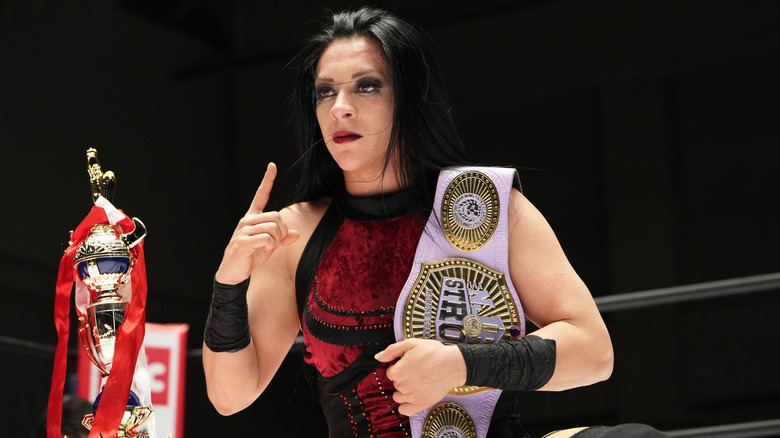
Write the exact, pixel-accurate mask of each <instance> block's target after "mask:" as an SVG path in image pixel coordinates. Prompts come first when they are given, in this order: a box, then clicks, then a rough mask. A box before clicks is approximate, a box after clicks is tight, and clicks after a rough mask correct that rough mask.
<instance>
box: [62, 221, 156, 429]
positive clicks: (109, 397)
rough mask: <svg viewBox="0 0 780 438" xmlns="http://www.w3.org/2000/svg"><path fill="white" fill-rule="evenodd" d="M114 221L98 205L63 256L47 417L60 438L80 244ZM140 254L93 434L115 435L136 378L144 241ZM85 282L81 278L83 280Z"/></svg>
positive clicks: (138, 249)
mask: <svg viewBox="0 0 780 438" xmlns="http://www.w3.org/2000/svg"><path fill="white" fill-rule="evenodd" d="M107 223H109V221H108V219H107V217H106V213H105V210H103V209H102V208H100V207H97V206H94V207H92V210H91V211H90V212H89V214H88V215H87V217H86V218H84V220H83V221H82V222H81V224H79V226H78V227H77V228H76V230H75V231H74V232H73V234H72V235H71V242H72V243H71V245H70V246H69V247H68V249H67V250H66V251H65V254H64V255H63V256H62V260H60V267H59V275H58V278H57V291H56V296H55V300H54V324H55V326H56V328H57V336H58V339H57V350H56V352H55V355H54V371H53V372H52V378H51V391H50V392H49V404H48V415H47V438H61V436H62V434H61V425H62V424H61V423H62V393H63V390H64V388H65V377H66V372H67V362H68V356H67V349H68V336H69V331H70V325H69V324H70V321H69V315H70V294H71V291H72V289H73V281H74V279H78V278H79V277H78V273H77V272H76V268H75V266H74V265H73V260H74V255H75V252H76V249H77V248H78V246H79V245H80V244H81V242H83V241H84V240H85V239H86V238H87V236H88V235H89V231H90V229H91V228H92V227H93V226H94V225H97V224H107ZM131 251H133V252H135V256H136V262H135V267H134V268H133V271H132V274H131V286H132V299H131V300H130V306H129V308H128V310H127V314H126V315H125V321H124V322H123V323H122V325H121V326H120V327H119V332H118V334H117V339H116V344H115V349H114V360H113V363H112V367H111V373H110V374H109V376H108V378H107V379H106V384H105V386H104V388H103V394H102V395H101V397H100V404H99V406H98V409H97V412H96V413H95V419H94V422H93V423H92V430H91V431H90V433H89V437H90V438H99V437H102V438H110V437H116V436H117V431H118V430H119V424H120V422H121V421H122V416H123V415H124V412H125V408H126V406H127V398H128V395H129V394H130V386H131V385H132V382H133V374H134V372H135V364H136V362H137V360H138V351H139V350H140V348H141V344H142V343H143V339H144V333H145V325H144V321H145V320H146V262H145V259H144V251H143V242H139V243H138V244H137V245H136V246H135V247H133V249H132V250H131ZM79 281H80V280H79Z"/></svg>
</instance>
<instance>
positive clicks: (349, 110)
mask: <svg viewBox="0 0 780 438" xmlns="http://www.w3.org/2000/svg"><path fill="white" fill-rule="evenodd" d="M330 115H331V117H333V118H334V119H345V118H350V117H353V116H354V115H355V107H354V105H352V102H351V101H350V99H349V97H348V96H347V93H345V92H340V93H338V94H337V95H336V100H335V101H334V102H333V106H332V107H331V108H330Z"/></svg>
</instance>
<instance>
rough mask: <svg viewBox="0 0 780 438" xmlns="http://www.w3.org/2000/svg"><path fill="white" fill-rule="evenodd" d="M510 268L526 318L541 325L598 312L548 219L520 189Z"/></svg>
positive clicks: (514, 204) (514, 200) (512, 212)
mask: <svg viewBox="0 0 780 438" xmlns="http://www.w3.org/2000/svg"><path fill="white" fill-rule="evenodd" d="M509 266H510V276H511V278H512V283H513V284H514V285H515V288H516V289H517V293H518V295H519V298H520V301H521V303H522V305H523V310H524V312H525V314H526V317H527V318H528V319H529V320H531V322H533V323H534V324H536V325H537V326H539V327H544V326H547V325H549V324H551V323H553V322H557V321H569V322H575V321H576V320H578V319H582V318H586V317H588V316H589V315H592V314H593V312H594V310H596V308H595V303H594V302H593V299H592V297H591V295H590V292H589V291H588V288H587V286H585V283H584V282H583V281H582V280H581V279H580V277H579V276H578V275H577V273H576V272H575V270H574V268H573V267H572V266H571V264H570V263H569V260H568V259H567V257H566V255H565V253H564V251H563V249H562V248H561V245H560V243H559V242H558V239H557V237H556V236H555V233H554V232H553V230H552V228H551V227H550V225H549V224H548V222H547V220H546V219H545V218H544V217H543V216H542V214H541V213H540V212H539V210H537V209H536V207H534V206H533V204H531V202H530V201H528V199H526V198H525V197H524V196H523V195H522V194H521V193H520V192H518V191H516V190H513V192H512V197H511V199H510V205H509ZM596 313H597V310H596Z"/></svg>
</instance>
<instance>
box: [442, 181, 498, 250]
mask: <svg viewBox="0 0 780 438" xmlns="http://www.w3.org/2000/svg"><path fill="white" fill-rule="evenodd" d="M500 211H501V209H500V205H499V198H498V190H496V186H495V184H493V181H492V180H491V179H490V178H489V177H488V176H487V175H485V174H484V173H482V172H477V171H469V172H463V173H461V174H460V175H458V176H456V177H455V178H453V180H452V181H451V182H450V184H449V185H448V186H447V189H446V190H445V191H444V196H443V197H442V203H441V216H442V230H443V231H444V236H445V237H446V238H447V241H449V242H450V244H451V245H452V246H453V247H454V248H455V249H457V250H459V251H464V252H472V251H476V250H478V249H480V248H482V247H483V246H484V245H485V244H486V243H487V242H488V241H490V238H491V237H492V236H493V233H494V232H495V231H496V227H498V218H499V212H500Z"/></svg>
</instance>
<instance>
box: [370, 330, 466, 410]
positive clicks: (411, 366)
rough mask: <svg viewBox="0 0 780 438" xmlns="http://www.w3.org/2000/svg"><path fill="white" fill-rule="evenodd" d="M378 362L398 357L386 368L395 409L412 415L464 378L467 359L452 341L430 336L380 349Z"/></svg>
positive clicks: (428, 405) (442, 396) (459, 384)
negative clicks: (449, 343)
mask: <svg viewBox="0 0 780 438" xmlns="http://www.w3.org/2000/svg"><path fill="white" fill-rule="evenodd" d="M375 357H376V359H377V360H378V361H380V362H392V361H394V360H396V359H398V361H397V362H396V363H394V364H392V365H390V366H389V367H388V368H387V377H388V378H389V379H390V380H392V381H393V385H395V389H396V392H395V393H393V400H395V401H396V402H397V403H399V405H400V406H398V412H400V413H401V414H403V415H413V414H416V413H418V412H420V411H423V410H425V409H427V408H430V407H431V406H433V405H434V404H436V403H437V402H438V401H439V400H441V399H442V398H444V396H445V395H447V393H448V392H449V391H450V389H452V388H454V387H456V386H461V385H463V384H464V383H465V382H466V363H465V362H464V360H463V355H462V354H461V353H460V350H459V349H458V347H457V346H455V345H444V344H442V343H441V342H439V341H436V340H433V339H405V340H403V341H401V342H396V343H395V344H391V345H390V346H388V347H387V348H385V350H384V351H382V352H379V353H378V354H377V355H376V356H375Z"/></svg>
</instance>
